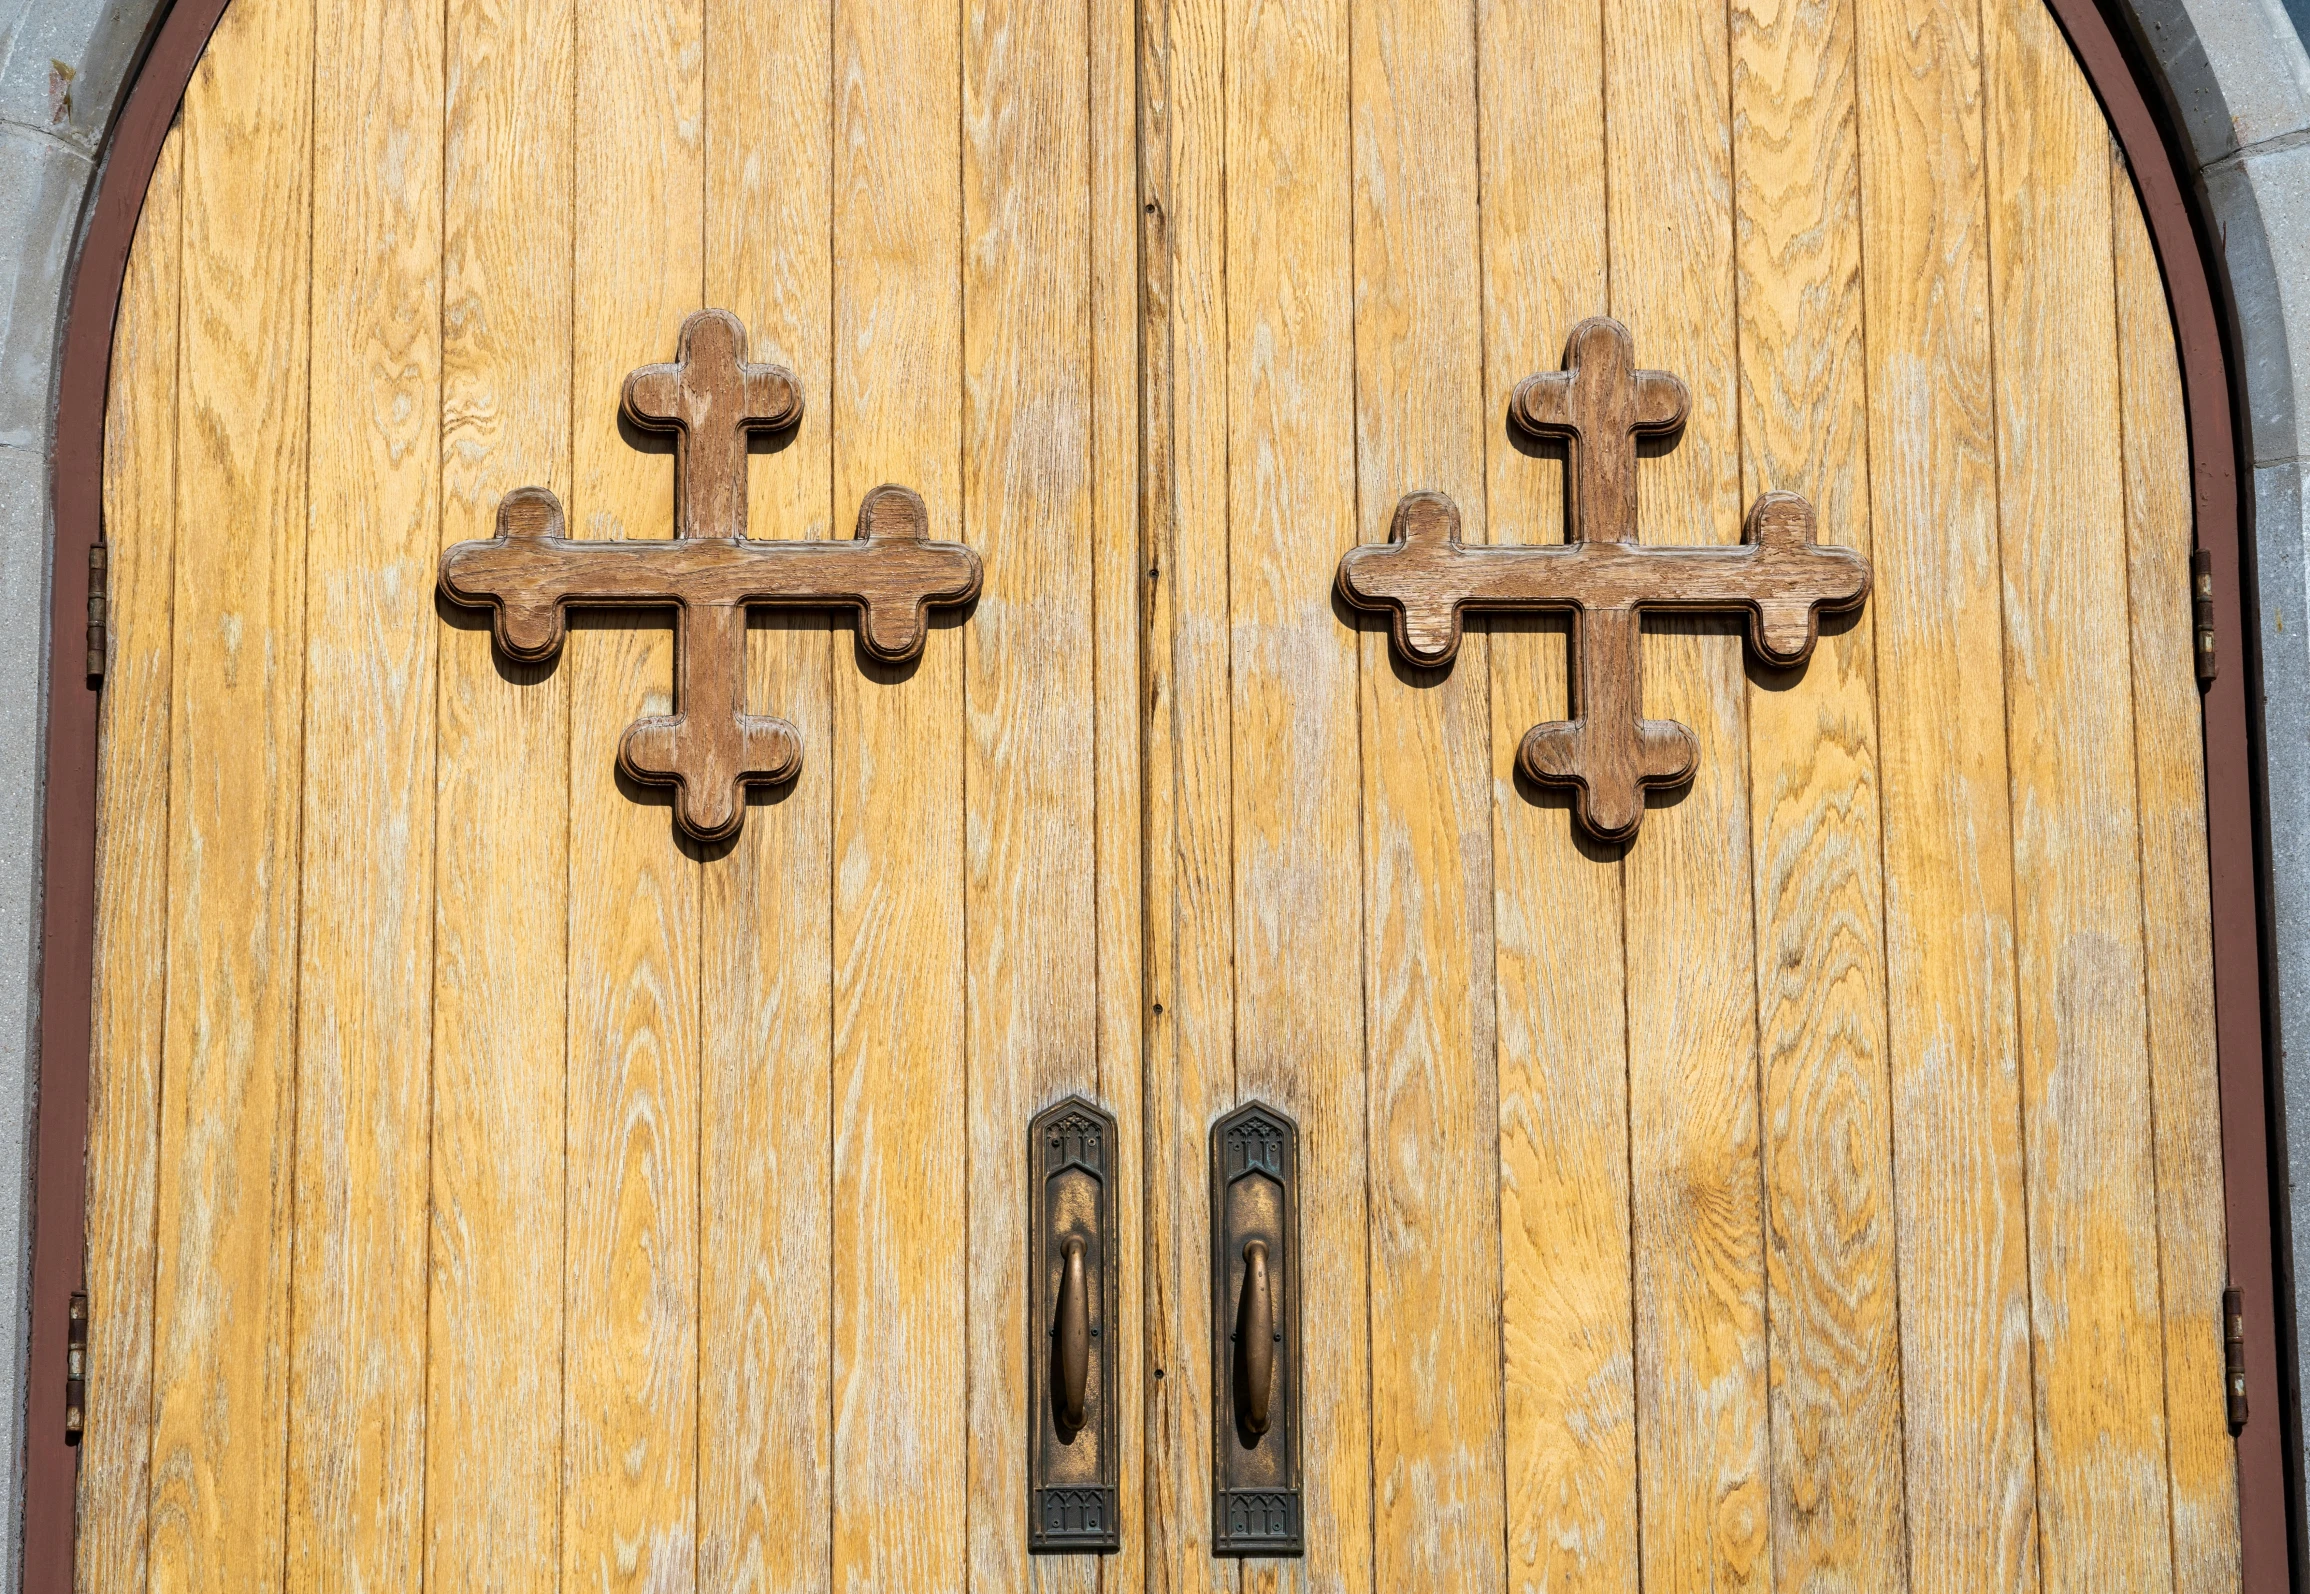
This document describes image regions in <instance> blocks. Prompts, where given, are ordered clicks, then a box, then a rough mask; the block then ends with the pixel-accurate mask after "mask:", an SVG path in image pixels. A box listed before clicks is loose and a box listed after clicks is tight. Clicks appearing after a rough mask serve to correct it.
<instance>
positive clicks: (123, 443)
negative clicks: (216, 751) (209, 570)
mask: <svg viewBox="0 0 2310 1594" xmlns="http://www.w3.org/2000/svg"><path fill="white" fill-rule="evenodd" d="M183 176H184V135H183V133H182V132H181V131H172V132H171V133H170V134H169V135H168V139H167V141H166V142H165V143H163V144H162V145H161V151H160V160H159V162H158V164H157V165H156V166H155V167H154V168H153V175H152V182H151V184H150V186H149V187H148V188H147V189H146V192H145V201H144V214H143V215H142V216H141V217H140V218H139V219H138V222H137V229H136V242H135V244H134V246H133V247H132V248H131V250H130V253H129V257H128V270H127V273H126V275H125V277H124V279H123V281H122V285H121V298H120V312H119V316H120V319H119V327H118V331H117V332H116V334H115V336H114V340H113V348H112V372H111V382H110V386H109V389H108V392H107V395H106V400H105V425H104V526H105V540H106V542H107V544H108V545H109V551H108V560H109V563H108V567H107V572H106V574H107V577H108V580H109V583H110V586H109V591H108V593H107V602H108V605H109V608H108V618H109V619H110V621H111V624H112V633H113V638H114V642H113V648H112V656H111V658H110V659H109V661H108V663H107V668H106V671H105V681H104V702H103V705H102V710H101V712H102V715H103V721H102V724H101V726H100V729H99V735H100V736H101V738H102V740H101V743H100V747H101V754H102V762H101V763H100V764H99V765H98V769H97V789H96V804H97V806H96V826H97V834H98V836H99V837H101V838H102V845H101V847H100V849H99V851H98V854H97V859H98V869H99V873H98V876H97V881H96V949H95V950H96V1015H95V1018H96V1023H95V1036H94V1044H93V1047H92V1049H91V1055H90V1058H89V1109H88V1173H87V1179H88V1309H89V1339H88V1355H89V1379H88V1407H87V1412H88V1418H87V1425H86V1427H85V1429H84V1430H83V1437H82V1439H81V1442H80V1488H79V1513H80V1539H79V1557H78V1560H77V1561H76V1563H75V1565H74V1568H73V1571H74V1578H75V1585H76V1586H77V1587H78V1588H79V1589H81V1590H83V1591H85V1594H102V1591H105V1590H110V1589H128V1590H137V1589H142V1588H143V1587H144V1586H145V1539H146V1525H147V1523H148V1521H149V1516H148V1507H149V1505H150V1502H151V1497H152V1437H153V1436H152V1416H153V1377H152V1372H153V1368H152V1351H153V1346H152V1329H153V1300H152V1282H153V1268H154V1265H155V1262H156V1261H157V1245H158V1236H157V1234H156V1233H155V1232H154V1217H155V1210H156V1197H157V1194H158V1191H157V1187H156V1180H157V1177H158V1173H159V1159H160V1119H159V1111H160V1105H161V1074H160V1069H161V1059H162V1055H163V1046H164V1036H163V1032H162V1027H161V1025H162V1017H163V1014H164V1013H165V1012H166V1009H167V996H168V878H169V850H168V843H169V819H168V804H169V755H170V738H169V731H168V725H169V689H170V682H171V679H172V677H173V674H174V671H173V667H172V666H173V661H174V646H173V638H174V620H173V617H172V613H171V600H172V598H173V596H174V588H175V584H176V445H177V437H176V399H177V351H178V343H179V336H178V333H179V327H178V320H177V282H178V268H179V259H180V256H181V254H182V251H183V245H184V211H183Z"/></svg>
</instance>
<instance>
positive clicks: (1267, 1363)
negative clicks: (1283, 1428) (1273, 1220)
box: [1235, 1240, 1276, 1439]
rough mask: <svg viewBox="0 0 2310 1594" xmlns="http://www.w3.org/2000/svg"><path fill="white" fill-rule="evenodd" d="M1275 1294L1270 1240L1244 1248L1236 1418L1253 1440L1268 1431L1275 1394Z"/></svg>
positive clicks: (1238, 1314)
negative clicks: (1270, 1276) (1269, 1258)
mask: <svg viewBox="0 0 2310 1594" xmlns="http://www.w3.org/2000/svg"><path fill="white" fill-rule="evenodd" d="M1275 1340H1276V1333H1275V1294H1274V1290H1273V1287H1272V1286H1271V1285H1270V1284H1269V1282H1268V1277H1267V1242H1266V1241H1265V1240H1253V1241H1251V1242H1250V1243H1249V1244H1247V1245H1246V1246H1244V1248H1243V1296H1242V1298H1241V1300H1239V1301H1238V1302H1237V1303H1236V1308H1235V1421H1236V1425H1237V1426H1238V1427H1240V1428H1242V1430H1243V1431H1244V1433H1245V1434H1246V1435H1247V1436H1248V1437H1250V1438H1253V1439H1257V1438H1258V1437H1259V1436H1260V1435H1261V1434H1263V1433H1265V1432H1267V1408H1268V1402H1269V1401H1270V1400H1272V1399H1273V1398H1274V1396H1275Z"/></svg>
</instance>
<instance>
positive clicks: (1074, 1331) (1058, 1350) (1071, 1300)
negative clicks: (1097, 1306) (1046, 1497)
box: [1051, 1239, 1091, 1444]
mask: <svg viewBox="0 0 2310 1594" xmlns="http://www.w3.org/2000/svg"><path fill="white" fill-rule="evenodd" d="M1090 1377H1091V1302H1090V1295H1089V1292H1088V1290H1087V1289H1086V1288H1085V1286H1084V1284H1083V1242H1082V1241H1081V1240H1080V1239H1069V1240H1068V1241H1067V1260H1066V1263H1065V1265H1064V1266H1063V1267H1062V1268H1061V1269H1060V1272H1059V1320H1058V1322H1056V1323H1055V1324H1053V1325H1052V1327H1051V1420H1052V1423H1053V1424H1054V1425H1055V1426H1056V1427H1057V1428H1058V1430H1059V1441H1060V1443H1062V1444H1073V1443H1074V1442H1075V1435H1077V1434H1079V1433H1081V1432H1082V1431H1083V1391H1084V1388H1085V1386H1086V1385H1087V1384H1088V1383H1089V1381H1090Z"/></svg>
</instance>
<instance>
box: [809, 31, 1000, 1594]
mask: <svg viewBox="0 0 2310 1594" xmlns="http://www.w3.org/2000/svg"><path fill="white" fill-rule="evenodd" d="M961 25H962V13H961V7H960V5H959V4H958V3H957V0H932V3H929V4H923V5H910V6H891V5H884V4H880V3H879V0H838V5H837V10H836V13H835V47H834V48H835V96H836V98H835V145H834V148H835V157H834V161H835V167H834V291H835V301H834V339H835V341H834V350H835V354H834V359H835V367H834V392H833V399H834V503H835V513H836V514H838V515H840V516H843V517H845V519H847V518H848V517H849V516H851V515H853V514H855V513H856V508H857V505H858V503H859V501H860V500H861V499H862V498H864V497H865V495H866V493H867V492H868V491H869V490H871V489H872V488H873V487H874V486H875V485H876V484H877V483H880V482H885V481H896V482H903V483H905V484H906V485H908V486H910V487H912V488H914V489H915V491H917V492H919V493H921V494H922V496H923V499H924V501H925V503H926V504H927V505H928V507H929V511H930V525H931V535H932V536H934V537H952V536H955V535H958V534H959V533H961V532H962V531H963V530H964V529H965V528H964V524H963V491H962V487H963V484H962V478H961V452H962V440H963V407H962V406H961V405H960V404H958V403H957V402H956V399H957V395H958V394H961V393H962V391H963V386H962V372H963V324H962V300H961V278H962V272H963V269H964V261H963V259H962V256H961V240H962V221H963V218H962V210H961V195H960V190H959V188H958V185H957V181H956V178H957V174H958V172H959V171H960V169H961V163H962V148H961V144H960V139H961V115H962V107H961V103H960V99H959V95H960V89H961V85H960V81H959V76H960V72H959V69H960V61H961V57H960V51H961ZM988 573H989V574H990V575H991V574H992V562H991V561H990V562H989V572H988ZM962 648H963V644H962V639H961V637H960V636H958V635H957V634H956V631H955V629H954V627H953V626H952V625H951V624H948V623H939V624H934V626H933V629H932V631H931V634H930V638H929V641H928V644H927V646H926V647H925V649H924V651H923V655H922V657H921V658H920V659H919V660H917V661H916V662H915V663H913V664H911V665H904V666H899V667H895V668H893V667H889V666H884V665H878V664H873V663H871V662H869V661H867V660H866V659H865V658H864V657H863V656H861V655H858V654H857V653H856V651H855V650H854V649H852V648H850V647H847V646H845V647H842V648H840V649H839V651H840V652H842V653H845V654H849V655H850V657H848V658H844V659H841V660H839V661H838V665H839V667H838V668H836V670H835V672H834V740H833V744H832V747H831V748H830V755H829V756H831V757H834V758H835V759H837V760H838V761H839V762H838V763H837V765H836V768H835V772H834V871H835V874H834V879H835V889H834V932H833V933H834V980H835V985H834V1078H835V1093H834V1100H835V1143H834V1191H835V1198H834V1199H835V1210H834V1361H835V1365H834V1511H835V1519H834V1586H835V1587H836V1588H838V1589H843V1590H881V1589H896V1588H906V1589H921V1590H925V1591H938V1590H951V1589H960V1588H961V1587H963V1586H964V1583H965V1581H966V1578H967V1575H968V1561H967V1556H968V1546H969V1540H968V1532H967V1526H966V1525H967V1523H968V1521H969V1518H970V1509H969V1495H968V1491H969V1481H970V1480H969V1470H968V1449H967V1445H968V1430H967V1415H968V1410H969V1405H968V1397H967V1392H966V1388H965V1379H966V1377H967V1374H968V1363H967V1348H968V1344H969V1333H970V1327H971V1325H970V1324H969V1321H968V1307H967V1299H966V1292H967V1289H968V1271H967V1264H968V1252H967V1240H966V1237H965V1234H964V1232H963V1229H964V1225H963V1224H962V1223H961V1222H959V1221H957V1217H958V1214H961V1213H962V1212H964V1211H965V1210H966V1205H965V1204H966V1199H967V1192H968V1182H967V1180H968V1173H969V1171H974V1170H968V1168H967V1163H968V1157H967V1152H966V1148H967V1143H968V1142H967V1136H966V1135H965V1132H964V1116H965V1110H966V1102H967V1095H966V1090H965V1081H964V1068H965V1056H966V1054H965V1050H964V1023H965V1013H964V991H963V950H964V948H963V893H962V889H961V886H962V881H963V867H964V857H963V809H964V804H965V792H964V789H963V764H964V756H965V755H964V745H963V744H964V742H965V740H966V738H965V736H964V735H963V734H961V732H962V726H963V692H962V681H963V651H962ZM1019 1133H1023V1130H1021V1131H1019ZM1018 1144H1019V1141H1018V1140H1017V1139H1016V1138H1014V1140H1013V1141H1012V1146H1013V1148H1014V1149H1013V1150H1012V1152H1011V1155H1012V1156H1014V1157H1016V1156H1017V1155H1019V1152H1018V1151H1017V1150H1016V1147H1017V1146H1018ZM1023 1527H1024V1524H1023V1523H1018V1524H1014V1531H1023Z"/></svg>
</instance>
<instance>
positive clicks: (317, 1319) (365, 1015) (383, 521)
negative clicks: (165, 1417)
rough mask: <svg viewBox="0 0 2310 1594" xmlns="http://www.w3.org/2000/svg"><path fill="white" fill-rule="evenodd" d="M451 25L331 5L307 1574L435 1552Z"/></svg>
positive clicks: (295, 1421) (303, 1538)
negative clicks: (437, 859) (438, 689)
mask: <svg viewBox="0 0 2310 1594" xmlns="http://www.w3.org/2000/svg"><path fill="white" fill-rule="evenodd" d="M443 20H444V19H443V14H442V7H441V5H440V4H438V3H434V4H424V5H416V6H410V5H404V4H398V3H386V0H318V4H317V6H316V16H315V23H316V30H317V36H318V37H321V38H326V39H329V40H331V41H332V46H331V48H329V49H327V50H324V51H319V52H317V54H316V58H315V64H316V72H315V78H314V90H313V115H314V124H315V125H314V130H313V144H314V149H315V151H316V160H315V163H314V170H313V237H312V245H313V267H312V269H313V282H312V315H313V347H314V349H315V351H316V353H317V356H318V357H317V358H316V359H315V361H314V367H313V373H312V379H311V383H310V389H309V397H308V399H307V416H308V424H309V425H310V427H311V435H310V441H309V443H308V447H307V464H306V494H307V503H308V505H309V506H310V508H309V519H308V522H307V526H306V531H305V549H304V558H305V566H306V571H307V582H306V594H305V602H306V613H305V625H304V631H305V720H304V746H305V780H304V801H305V816H304V824H303V829H304V842H305V845H304V851H303V854H302V856H301V858H300V859H299V861H298V868H297V873H298V878H299V882H300V885H301V887H302V889H303V892H304V902H303V905H302V908H301V912H300V937H299V952H300V959H299V962H300V967H299V973H298V982H297V984H298V993H299V994H298V1004H297V1054H298V1065H297V1105H296V1126H297V1202H296V1215H295V1234H294V1240H293V1244H294V1248H295V1249H294V1255H295V1257H296V1276H295V1279H294V1281H293V1289H292V1304H291V1318H292V1322H293V1324H294V1331H295V1340H294V1342H293V1343H292V1345H291V1347H290V1358H291V1369H292V1372H291V1382H290V1400H291V1403H292V1419H291V1423H290V1429H289V1506H288V1509H289V1545H288V1556H289V1561H288V1574H289V1575H288V1582H289V1586H290V1587H291V1588H294V1589H330V1590H335V1589H344V1590H361V1589H369V1588H395V1587H404V1588H405V1587H411V1586H414V1585H416V1584H417V1583H419V1582H420V1581H421V1579H422V1576H423V1570H424V1564H425V1550H424V1542H423V1531H424V1522H425V1503H426V1495H425V1441H426V1420H425V1419H426V1403H425V1388H426V1372H425V1357H426V1323H427V1308H428V1281H427V1272H428V1242H429V1236H428V1230H429V1228H430V1222H429V1220H430V1217H431V1211H430V1204H431V1199H432V1192H431V1183H432V1122H431V1114H432V1082H431V1074H432V1061H433V1058H432V1046H431V1042H432V1039H433V1003H432V985H433V968H434V958H433V931H434V914H433V902H434V884H433V876H434V839H435V834H436V832H435V827H434V811H433V805H434V735H435V730H436V721H435V716H434V713H433V708H434V703H435V689H434V688H435V683H434V659H435V656H436V652H437V649H438V641H439V637H440V634H441V627H440V624H439V622H438V621H437V620H436V619H435V618H434V616H433V615H432V614H431V613H429V612H428V611H429V609H430V608H431V605H429V604H428V603H426V601H425V592H426V587H427V585H428V580H429V577H430V574H431V569H432V565H433V562H434V560H435V558H436V557H437V553H438V549H439V547H440V515H441V501H440V487H441V275H440V272H441V258H442V233H441V139H440V128H441V125H442V113H443V93H444V88H443V59H442V45H443Z"/></svg>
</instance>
